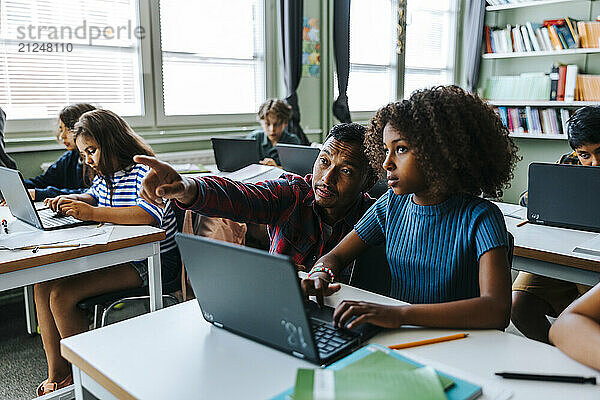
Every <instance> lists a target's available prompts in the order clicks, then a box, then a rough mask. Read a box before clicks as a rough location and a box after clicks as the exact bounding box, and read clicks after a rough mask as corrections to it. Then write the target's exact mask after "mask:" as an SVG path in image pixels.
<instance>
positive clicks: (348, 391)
mask: <svg viewBox="0 0 600 400" xmlns="http://www.w3.org/2000/svg"><path fill="white" fill-rule="evenodd" d="M386 357H387V356H386ZM292 397H293V398H294V400H324V399H327V400H332V399H348V400H352V399H378V400H388V399H389V400H404V399H405V400H420V399H423V400H446V395H445V394H444V388H443V387H442V384H441V382H440V379H439V378H438V375H437V374H436V372H435V370H434V369H433V368H431V367H422V368H412V369H405V370H401V371H398V370H394V369H392V370H386V369H379V366H378V367H377V368H376V369H373V368H372V367H368V368H366V369H363V368H349V367H348V368H343V369H341V370H338V371H334V370H330V369H299V370H298V373H297V375H296V386H295V388H294V394H293V396H292Z"/></svg>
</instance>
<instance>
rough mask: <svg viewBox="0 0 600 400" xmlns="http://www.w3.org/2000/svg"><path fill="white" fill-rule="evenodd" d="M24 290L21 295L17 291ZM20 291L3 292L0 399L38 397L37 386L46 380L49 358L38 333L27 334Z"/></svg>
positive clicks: (0, 314) (15, 399) (0, 310)
mask: <svg viewBox="0 0 600 400" xmlns="http://www.w3.org/2000/svg"><path fill="white" fill-rule="evenodd" d="M19 293H21V296H19V295H18V294H19ZM22 293H23V290H22V289H21V290H20V291H19V292H11V293H8V292H5V293H2V294H3V295H4V296H3V300H2V302H1V303H0V399H2V400H5V399H6V400H8V399H10V400H21V399H32V398H34V397H36V394H35V389H36V387H37V385H38V384H39V383H40V382H41V381H43V380H44V379H46V376H47V375H46V370H47V364H46V357H45V355H44V349H43V348H42V339H41V338H40V336H39V335H35V336H30V335H29V334H27V330H26V324H25V305H24V302H23V296H22Z"/></svg>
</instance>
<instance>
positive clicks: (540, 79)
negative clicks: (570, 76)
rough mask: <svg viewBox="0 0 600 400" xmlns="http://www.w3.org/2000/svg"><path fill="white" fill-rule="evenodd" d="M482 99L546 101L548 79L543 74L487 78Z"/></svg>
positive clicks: (548, 93)
mask: <svg viewBox="0 0 600 400" xmlns="http://www.w3.org/2000/svg"><path fill="white" fill-rule="evenodd" d="M483 97H484V98H486V99H490V100H548V99H549V98H550V77H549V76H548V75H547V74H545V73H543V72H528V73H522V74H520V75H518V76H512V75H509V76H492V77H489V78H488V80H487V82H486V86H485V89H484V92H483Z"/></svg>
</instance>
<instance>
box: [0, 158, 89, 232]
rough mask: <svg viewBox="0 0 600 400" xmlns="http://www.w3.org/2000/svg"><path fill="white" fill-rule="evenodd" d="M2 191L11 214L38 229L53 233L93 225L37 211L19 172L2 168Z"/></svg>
mask: <svg viewBox="0 0 600 400" xmlns="http://www.w3.org/2000/svg"><path fill="white" fill-rule="evenodd" d="M0 190H1V191H2V195H3V196H4V200H5V201H6V205H7V206H8V208H9V210H10V213H11V214H12V215H13V216H14V217H15V218H17V219H19V220H21V221H23V222H25V223H27V224H29V225H32V226H34V227H36V228H38V229H43V230H45V231H51V230H54V229H61V228H71V227H73V226H77V225H84V224H93V223H94V222H93V221H81V220H78V219H77V218H73V217H71V216H66V215H61V214H57V213H55V212H54V211H52V210H51V209H49V208H43V209H39V210H36V208H35V206H34V204H33V201H32V200H31V197H29V193H28V192H27V189H26V188H25V182H24V181H23V176H22V175H21V173H20V172H19V171H18V170H14V169H9V168H5V167H0Z"/></svg>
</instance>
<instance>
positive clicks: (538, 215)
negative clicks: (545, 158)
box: [527, 163, 600, 232]
mask: <svg viewBox="0 0 600 400" xmlns="http://www.w3.org/2000/svg"><path fill="white" fill-rule="evenodd" d="M528 190H529V193H528V201H527V219H528V220H529V221H531V222H534V223H539V224H544V225H553V226H560V227H566V228H577V229H583V230H591V231H596V232H600V207H599V206H598V205H599V203H598V190H600V168H598V167H584V166H576V165H560V164H545V163H532V164H531V165H529V183H528Z"/></svg>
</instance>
